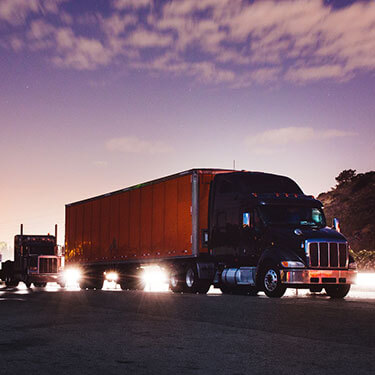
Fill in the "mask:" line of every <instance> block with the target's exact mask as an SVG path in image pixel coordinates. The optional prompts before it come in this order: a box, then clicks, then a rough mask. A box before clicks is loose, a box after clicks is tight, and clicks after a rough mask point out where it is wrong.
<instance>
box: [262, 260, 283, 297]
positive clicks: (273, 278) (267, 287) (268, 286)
mask: <svg viewBox="0 0 375 375" xmlns="http://www.w3.org/2000/svg"><path fill="white" fill-rule="evenodd" d="M261 282H262V289H263V291H264V293H265V294H266V296H267V297H270V298H280V297H282V296H283V295H284V293H285V291H286V286H285V285H283V284H282V283H281V278H280V271H279V270H278V268H277V267H275V266H266V267H264V269H263V272H262V277H261Z"/></svg>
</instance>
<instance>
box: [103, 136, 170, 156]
mask: <svg viewBox="0 0 375 375" xmlns="http://www.w3.org/2000/svg"><path fill="white" fill-rule="evenodd" d="M106 148H107V150H109V151H112V152H124V153H142V154H144V153H146V154H163V153H169V152H171V151H172V150H173V149H172V147H171V146H169V145H168V144H166V143H165V142H162V141H157V140H145V139H140V138H137V137H120V138H112V139H109V140H108V141H107V142H106Z"/></svg>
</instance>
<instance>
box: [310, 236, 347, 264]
mask: <svg viewBox="0 0 375 375" xmlns="http://www.w3.org/2000/svg"><path fill="white" fill-rule="evenodd" d="M307 251H308V256H309V264H310V267H322V268H344V267H346V266H347V262H348V246H347V244H346V243H340V242H308V244H307Z"/></svg>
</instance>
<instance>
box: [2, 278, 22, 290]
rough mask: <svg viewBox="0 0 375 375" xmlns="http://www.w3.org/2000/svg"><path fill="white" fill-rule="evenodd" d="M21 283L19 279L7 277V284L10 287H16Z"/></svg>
mask: <svg viewBox="0 0 375 375" xmlns="http://www.w3.org/2000/svg"><path fill="white" fill-rule="evenodd" d="M18 284H19V281H16V280H13V279H11V278H6V279H5V285H6V286H7V287H9V288H15V287H17V286H18Z"/></svg>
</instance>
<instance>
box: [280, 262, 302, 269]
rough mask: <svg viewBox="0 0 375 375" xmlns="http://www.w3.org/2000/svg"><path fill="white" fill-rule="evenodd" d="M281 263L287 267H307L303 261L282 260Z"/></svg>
mask: <svg viewBox="0 0 375 375" xmlns="http://www.w3.org/2000/svg"><path fill="white" fill-rule="evenodd" d="M281 265H282V266H283V267H285V268H305V265H304V264H303V263H302V262H296V261H284V262H281Z"/></svg>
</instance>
